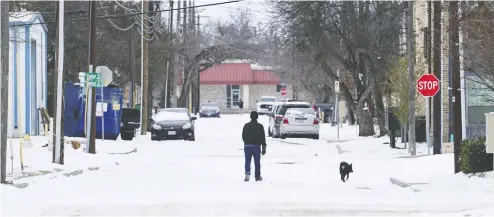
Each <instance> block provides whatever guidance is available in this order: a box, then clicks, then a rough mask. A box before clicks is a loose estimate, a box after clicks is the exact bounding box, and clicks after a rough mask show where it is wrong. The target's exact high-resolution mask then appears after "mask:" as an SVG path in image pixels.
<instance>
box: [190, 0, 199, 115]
mask: <svg viewBox="0 0 494 217" xmlns="http://www.w3.org/2000/svg"><path fill="white" fill-rule="evenodd" d="M189 6H193V5H192V1H191V0H189ZM189 10H190V12H189V28H190V31H191V33H190V35H191V39H192V40H193V41H192V43H191V44H193V46H192V52H191V54H194V52H195V51H196V46H197V41H196V32H195V27H196V22H195V20H196V17H195V16H196V15H195V9H194V8H193V7H192V8H190V9H189ZM194 64H195V63H194ZM195 72H196V68H195V67H192V68H191V70H190V71H189V77H190V82H191V85H190V88H189V105H190V111H191V112H192V113H194V114H196V113H197V112H198V111H196V109H195V108H196V106H195V100H194V99H195V97H194V95H196V94H195V93H194V94H192V89H193V87H196V83H197V82H195V81H194V80H195V79H194V78H195V77H193V76H190V73H192V75H195V74H194V73H195Z"/></svg>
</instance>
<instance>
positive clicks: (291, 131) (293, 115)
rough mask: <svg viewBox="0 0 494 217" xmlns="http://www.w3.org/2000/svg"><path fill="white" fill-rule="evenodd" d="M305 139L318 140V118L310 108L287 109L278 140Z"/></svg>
mask: <svg viewBox="0 0 494 217" xmlns="http://www.w3.org/2000/svg"><path fill="white" fill-rule="evenodd" d="M287 137H306V138H313V139H319V118H317V117H316V112H314V110H312V108H310V107H309V108H289V109H287V110H286V113H285V116H284V117H283V121H282V123H281V126H280V138H281V139H285V138H287Z"/></svg>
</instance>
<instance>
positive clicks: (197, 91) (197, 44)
mask: <svg viewBox="0 0 494 217" xmlns="http://www.w3.org/2000/svg"><path fill="white" fill-rule="evenodd" d="M200 22H201V16H200V15H199V14H198V15H197V23H196V25H197V27H196V48H197V51H199V50H200V41H199V40H200V38H201V35H200V34H201V31H200V30H201V23H200ZM199 65H200V63H199ZM196 77H197V88H196V95H197V97H196V100H197V102H196V106H197V108H196V112H199V110H200V109H201V68H200V67H199V66H197V76H196Z"/></svg>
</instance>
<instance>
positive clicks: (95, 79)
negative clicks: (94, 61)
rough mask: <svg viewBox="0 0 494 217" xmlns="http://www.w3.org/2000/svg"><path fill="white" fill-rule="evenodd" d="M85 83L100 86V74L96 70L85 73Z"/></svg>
mask: <svg viewBox="0 0 494 217" xmlns="http://www.w3.org/2000/svg"><path fill="white" fill-rule="evenodd" d="M86 83H87V85H88V86H91V87H101V84H102V82H101V74H100V73H96V72H88V73H86Z"/></svg>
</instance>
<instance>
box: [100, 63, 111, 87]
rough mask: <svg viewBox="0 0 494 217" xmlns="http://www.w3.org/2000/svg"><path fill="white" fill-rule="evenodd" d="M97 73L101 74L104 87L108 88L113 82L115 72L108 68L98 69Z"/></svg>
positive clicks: (101, 67)
mask: <svg viewBox="0 0 494 217" xmlns="http://www.w3.org/2000/svg"><path fill="white" fill-rule="evenodd" d="M96 72H97V73H99V74H101V82H102V84H103V87H107V86H108V85H109V84H110V83H111V82H112V81H113V72H112V70H110V68H108V67H107V66H98V67H96Z"/></svg>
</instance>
